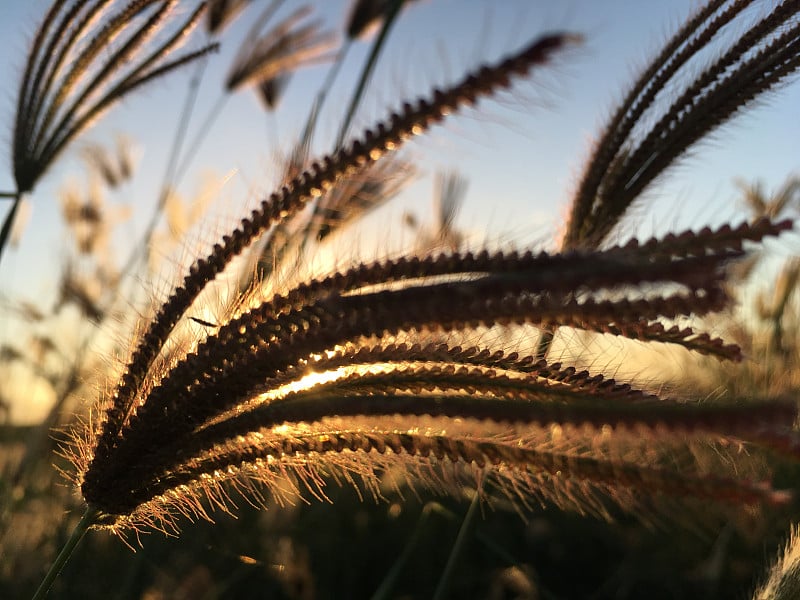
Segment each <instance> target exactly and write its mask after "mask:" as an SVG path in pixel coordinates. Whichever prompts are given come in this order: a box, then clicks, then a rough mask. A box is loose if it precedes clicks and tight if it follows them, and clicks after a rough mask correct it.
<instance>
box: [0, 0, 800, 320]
mask: <svg viewBox="0 0 800 600" xmlns="http://www.w3.org/2000/svg"><path fill="white" fill-rule="evenodd" d="M255 2H256V4H265V3H266V2H265V0H255ZM287 4H288V6H290V7H291V6H293V2H292V0H289V2H288V3H287ZM312 4H314V5H315V8H316V9H317V10H318V12H319V14H320V15H321V16H322V18H324V19H325V21H326V23H328V25H329V27H331V28H336V29H337V30H339V29H341V27H342V24H343V21H344V17H343V15H344V14H345V13H346V6H347V4H348V3H347V2H339V1H330V2H316V3H312ZM770 4H771V2H765V3H764V6H768V5H770ZM696 5H697V2H696V1H695V0H663V1H639V0H604V1H602V2H598V1H596V0H564V1H561V2H550V1H547V0H537V1H527V0H502V1H489V0H426V1H419V2H414V3H412V4H411V6H410V7H409V8H408V9H407V10H405V11H404V13H403V14H402V16H401V19H400V21H399V22H398V24H397V26H396V29H395V30H394V31H393V32H392V35H391V38H390V40H389V45H388V46H387V48H386V49H385V51H384V54H383V56H382V59H381V62H380V64H379V67H378V69H377V71H376V73H375V76H374V77H373V80H372V85H371V87H370V89H369V91H368V93H367V96H366V98H365V100H364V102H363V105H362V106H363V110H362V112H361V113H360V114H359V116H358V118H357V119H356V122H355V123H356V127H354V128H353V131H354V132H355V131H358V130H359V128H360V126H369V125H371V124H373V123H374V122H375V119H376V118H380V117H383V116H385V115H386V114H387V111H388V110H390V109H393V108H395V107H397V106H398V105H399V103H400V101H402V100H404V99H407V98H410V97H417V96H419V95H424V94H426V93H427V91H428V90H429V89H430V87H431V86H432V85H440V84H442V83H444V82H450V81H454V80H455V79H456V78H458V77H460V76H461V75H462V73H463V72H464V71H465V70H466V69H468V68H471V67H474V66H475V65H477V64H479V63H480V62H481V60H494V59H496V58H497V57H499V56H502V55H503V54H506V53H508V52H509V51H511V50H514V49H516V48H518V47H520V46H522V45H523V44H525V43H526V42H528V41H529V40H530V39H532V38H533V37H535V36H536V35H537V34H539V33H542V32H544V31H548V30H569V31H574V32H578V33H581V34H583V35H584V36H585V43H584V44H583V45H582V46H581V47H580V48H576V49H574V50H570V51H569V52H567V53H565V54H564V55H563V56H561V57H560V58H559V59H558V60H557V61H556V63H555V65H553V66H552V67H548V68H546V69H544V70H543V71H538V72H536V74H535V75H534V77H533V78H532V79H531V80H530V81H526V82H523V83H521V84H520V85H518V86H515V88H514V90H513V91H512V92H511V93H508V94H503V95H501V97H500V99H499V101H489V102H482V103H481V104H480V105H479V107H478V109H477V110H469V111H467V112H466V113H465V114H464V115H462V116H456V117H455V118H452V119H451V120H449V121H447V123H446V124H444V125H443V126H441V127H436V128H435V129H434V130H433V131H432V132H431V133H430V134H428V135H427V136H425V137H424V138H422V139H420V140H418V141H415V142H414V143H413V144H412V146H411V148H410V149H409V152H410V154H409V156H410V157H411V158H412V159H414V160H415V162H417V164H418V165H419V166H420V171H421V175H422V176H423V177H421V178H420V179H419V181H418V182H417V183H416V184H414V185H413V186H411V187H410V188H409V189H408V190H407V191H406V192H405V193H404V194H403V196H402V197H401V198H399V199H398V201H397V202H396V203H394V204H393V205H391V206H390V207H388V208H387V209H386V210H382V211H381V212H380V213H379V214H377V215H375V216H374V217H372V218H371V219H370V221H369V226H368V227H367V228H365V229H364V230H363V231H362V232H361V233H360V234H359V238H358V240H359V241H358V245H359V246H360V247H362V248H370V247H371V246H374V247H377V248H383V247H384V245H388V244H389V242H387V240H389V239H394V238H397V239H403V238H404V236H405V238H404V239H406V240H407V239H408V238H409V234H408V232H407V231H406V230H404V229H403V226H402V224H401V220H402V219H401V216H402V214H403V213H404V212H405V211H408V210H411V211H414V212H415V213H416V214H417V215H418V216H420V217H421V218H424V217H425V215H426V213H427V212H428V211H429V210H430V199H431V188H432V178H431V176H432V175H433V173H435V172H436V171H437V170H441V169H453V168H456V169H458V170H459V171H460V172H461V173H462V174H463V175H465V176H466V177H467V178H468V180H469V190H468V194H467V198H466V205H465V206H464V208H463V210H462V212H461V215H460V218H459V221H458V225H459V226H460V227H461V228H462V229H465V230H467V231H468V232H470V233H471V234H472V235H473V236H474V237H475V238H478V239H484V238H485V239H489V240H501V241H502V242H505V243H513V244H514V245H515V246H517V247H524V246H526V245H528V244H532V243H544V244H546V245H549V246H550V247H553V243H554V240H555V239H556V232H557V231H558V229H559V228H560V227H561V226H562V224H563V220H564V215H565V214H566V212H567V206H568V198H569V192H570V191H571V189H572V188H573V186H574V185H575V180H576V179H577V177H578V175H579V174H580V171H581V168H582V164H583V160H584V158H585V157H586V156H587V154H588V149H589V147H590V144H591V141H592V139H593V136H595V135H596V134H597V132H598V131H599V128H600V126H601V125H602V124H603V122H604V120H605V118H606V117H607V115H608V114H609V111H610V108H611V107H612V106H613V103H614V101H615V100H616V99H618V98H620V97H621V95H622V93H623V91H624V88H625V84H626V83H627V82H629V81H630V80H631V78H632V76H633V74H635V73H636V72H637V71H638V69H639V68H640V67H642V66H643V65H644V64H645V63H646V61H647V59H648V58H649V57H651V56H652V55H653V54H654V53H655V52H657V50H658V49H659V46H660V44H661V43H662V42H663V41H664V40H665V39H666V37H667V35H668V34H669V33H670V32H671V31H673V30H674V29H675V28H676V27H677V26H678V25H679V24H680V23H681V22H682V20H683V19H684V18H685V17H686V16H687V15H688V14H689V13H690V12H691V10H692V9H693V8H694V7H695V6H696ZM46 6H47V3H46V2H44V1H42V0H34V1H30V2H29V1H24V0H2V1H1V2H0V36H2V39H3V40H4V46H5V48H6V51H5V53H4V59H3V60H2V61H0V81H3V82H5V85H4V86H3V89H2V91H0V122H2V124H3V126H2V130H0V131H2V135H0V147H1V148H2V149H0V189H3V190H10V189H13V179H12V176H11V168H10V157H9V143H8V142H9V141H10V138H11V131H12V123H13V118H14V114H13V113H14V104H15V100H16V86H17V85H18V83H17V82H18V79H19V75H20V73H21V72H22V69H23V67H24V64H23V63H24V57H25V53H26V50H25V49H26V47H27V43H28V39H29V36H30V34H31V33H32V32H33V31H34V30H35V27H36V24H37V22H38V19H39V15H40V14H41V13H43V12H44V10H46ZM251 11H252V9H251ZM250 14H253V13H252V12H251V13H250ZM249 23H250V21H249V19H244V20H241V21H240V22H238V23H237V24H235V26H234V27H233V28H231V29H230V30H228V31H227V35H226V36H225V37H224V38H223V50H222V52H221V53H220V54H218V55H215V56H214V57H213V58H212V59H211V62H210V64H209V68H208V70H207V72H206V75H205V77H204V79H203V82H202V86H203V87H202V94H201V97H200V101H199V102H198V105H197V108H196V110H195V113H194V114H195V119H194V122H193V125H194V127H197V126H198V124H199V123H200V122H202V120H203V118H204V117H205V115H206V114H207V113H208V111H209V110H210V108H211V106H212V105H213V104H214V103H215V102H216V101H217V100H218V98H219V97H220V96H221V95H222V91H221V82H222V81H223V80H224V76H225V74H226V72H227V70H228V67H229V65H230V63H231V60H232V58H233V55H234V53H235V50H236V47H237V44H238V40H239V39H240V37H241V35H242V34H243V33H244V32H245V31H246V30H247V28H248V27H249ZM735 33H736V32H735V31H734V32H732V33H731V35H735ZM368 47H369V44H368V43H359V44H357V45H356V46H355V47H354V48H353V50H352V51H351V52H350V53H349V55H348V61H347V62H346V64H345V65H344V68H343V69H342V73H341V74H340V77H339V78H338V80H337V83H336V86H335V87H334V89H333V90H332V91H331V94H330V99H329V102H328V104H327V106H326V109H325V112H324V113H323V115H322V118H321V119H322V120H321V124H320V127H319V130H318V131H319V133H318V135H317V138H316V142H317V143H316V146H315V148H316V150H317V152H318V153H324V152H326V151H327V150H329V149H330V148H331V146H332V144H333V140H334V137H335V135H336V131H337V127H338V123H339V120H340V119H341V115H342V114H343V112H344V106H345V104H346V102H347V101H348V99H349V92H350V90H351V89H352V87H353V82H354V81H355V80H356V77H357V74H358V72H359V70H360V68H361V65H362V64H363V60H364V57H365V55H366V52H367V49H368ZM327 68H328V67H327V66H321V67H315V68H311V69H307V70H305V71H303V72H302V73H300V74H299V75H298V76H296V77H295V78H294V79H293V80H292V82H291V84H290V87H289V90H288V92H287V95H286V96H285V97H284V99H283V101H282V103H281V106H280V108H279V110H278V111H277V112H276V113H274V114H267V113H265V112H264V110H263V109H262V107H261V106H260V104H259V102H258V101H257V99H256V98H255V95H254V94H252V93H251V92H249V91H243V92H239V93H238V94H236V95H233V96H231V97H230V98H229V99H227V100H226V102H225V105H224V109H223V111H222V112H221V113H220V116H219V118H218V119H217V120H216V121H215V122H214V125H213V128H212V129H211V130H210V131H209V132H208V135H207V137H206V138H205V142H204V144H203V145H202V147H200V148H199V149H198V152H197V155H196V158H195V160H194V162H193V163H192V169H191V170H190V171H189V173H188V175H187V177H186V178H185V179H184V181H183V183H182V185H181V187H180V189H181V191H182V192H183V193H184V194H186V195H187V196H190V195H191V194H192V193H193V192H194V191H195V190H197V189H198V187H199V186H200V185H201V178H202V174H203V173H210V174H211V176H212V177H217V178H222V177H224V176H225V175H226V174H227V173H230V172H235V175H234V176H233V178H232V179H231V180H230V183H229V184H227V185H226V187H225V190H224V193H222V194H220V198H219V201H218V202H217V203H216V205H215V211H216V213H215V214H216V215H217V216H215V217H211V223H212V225H206V226H205V227H206V229H205V230H204V231H203V233H201V234H200V235H201V236H203V237H204V238H206V239H207V241H213V237H214V232H219V231H221V230H222V229H224V226H222V225H220V222H234V221H235V220H237V219H238V218H240V217H241V216H242V215H243V214H244V212H245V210H246V206H248V205H249V204H252V203H254V202H255V201H256V200H257V199H258V198H260V197H263V196H264V195H266V194H267V193H269V191H271V186H272V185H273V184H274V181H275V177H276V176H277V173H278V170H277V168H276V161H275V155H276V152H279V151H280V150H281V149H285V148H287V147H288V146H289V145H290V144H291V141H292V140H293V138H294V136H296V135H298V133H299V131H300V129H301V128H302V125H303V123H304V121H305V118H306V115H307V111H308V108H309V106H310V101H311V99H312V98H313V96H314V94H315V93H316V91H317V89H318V86H319V85H320V83H321V81H322V80H323V78H324V76H325V74H326V72H327ZM191 72H192V69H191V68H190V69H188V70H187V71H186V72H184V73H182V74H177V75H173V76H172V77H170V78H169V79H168V80H165V81H163V82H161V83H159V84H158V85H156V86H154V87H151V88H148V89H145V90H143V91H141V92H139V93H136V94H134V95H132V96H131V97H130V98H128V99H126V100H125V101H124V102H123V103H122V104H121V105H120V106H117V107H116V108H115V109H113V110H112V111H111V112H110V113H109V114H108V115H107V116H106V117H105V118H104V119H103V120H102V122H100V123H99V124H98V125H97V126H96V127H95V128H94V129H92V130H91V131H90V132H88V133H87V134H86V135H84V136H82V137H81V138H80V139H79V140H78V141H77V143H76V144H74V145H73V147H72V148H71V150H68V152H67V153H66V154H65V155H63V156H62V157H61V158H60V160H59V161H58V164H57V165H56V167H55V168H53V169H52V170H51V171H50V172H49V173H48V174H47V175H46V177H45V178H44V180H43V181H42V182H41V184H40V185H39V186H38V187H37V189H36V190H35V191H34V193H33V194H32V196H31V198H30V200H31V205H32V209H33V210H32V214H31V216H30V221H29V223H28V226H27V229H26V231H25V233H24V237H23V239H22V243H21V245H20V247H19V248H18V249H16V250H13V251H11V252H8V253H7V254H6V255H5V256H4V257H3V260H2V264H0V281H2V284H0V285H1V286H2V290H3V292H4V293H10V294H12V295H13V294H20V293H21V294H23V295H24V296H25V297H27V298H29V299H40V298H46V297H49V296H48V295H50V296H52V294H53V290H54V287H55V286H56V285H57V277H58V272H59V269H60V268H61V266H62V264H63V261H62V258H61V257H62V256H63V254H64V247H65V244H66V241H67V236H66V234H65V233H64V227H63V225H62V221H61V217H60V214H59V210H58V201H57V190H58V189H59V187H60V186H61V185H63V183H64V182H65V180H67V179H69V178H72V179H73V180H75V181H78V182H81V181H82V179H81V169H82V166H81V165H82V163H81V162H80V161H79V160H78V159H77V158H76V157H77V154H78V152H77V150H79V149H80V147H81V145H82V144H84V143H86V142H89V141H94V142H100V143H103V144H106V145H109V144H111V143H112V142H113V139H114V135H115V134H116V133H124V134H125V135H127V136H129V137H130V138H131V139H132V140H133V141H134V142H135V145H136V147H137V149H138V152H139V154H140V155H141V158H140V161H139V164H138V168H137V173H136V179H135V180H134V182H133V183H132V184H131V185H130V186H128V187H126V188H125V189H124V190H123V191H122V192H121V194H120V197H119V198H116V199H115V200H114V201H116V202H121V203H126V204H128V205H130V206H131V207H132V213H133V217H132V219H131V220H130V221H129V222H127V223H125V224H123V225H122V226H120V227H119V228H118V230H117V233H116V240H115V241H116V246H115V248H116V250H117V251H118V252H119V254H120V256H119V260H122V259H123V258H124V254H125V252H126V251H127V249H128V246H127V244H129V243H130V241H131V240H136V239H138V236H140V235H141V230H142V227H143V225H144V223H145V222H146V220H147V218H148V217H149V215H150V211H151V210H152V205H153V203H154V201H155V198H156V197H157V192H158V188H159V185H160V182H161V178H162V176H163V172H164V164H165V161H166V157H167V151H168V148H169V145H170V143H171V139H172V135H173V132H174V130H175V127H176V119H177V115H178V114H179V112H180V107H181V104H182V102H183V99H184V98H185V96H186V93H187V88H188V81H189V77H190V74H191ZM798 106H800V84H798V82H797V81H796V78H795V80H794V81H792V82H791V83H790V84H789V85H786V86H784V87H783V89H781V90H780V91H779V93H777V94H774V95H773V96H771V97H770V98H769V99H768V100H766V101H765V102H762V103H761V105H760V106H759V107H758V108H756V109H755V110H752V111H750V112H749V113H748V114H746V115H745V116H744V117H742V118H738V119H737V120H736V121H734V122H733V123H732V124H731V125H729V126H727V127H725V128H724V129H722V130H721V131H719V132H718V133H716V134H715V135H714V136H713V137H712V139H711V140H710V141H708V142H705V143H703V144H701V145H700V146H699V147H698V149H697V150H696V151H695V152H694V153H693V155H692V157H691V158H690V159H688V160H686V161H684V162H683V163H682V164H681V166H679V167H678V168H677V169H675V170H673V171H672V172H671V173H670V174H669V176H667V177H666V178H664V179H663V180H661V181H660V183H659V185H657V186H656V187H655V188H653V189H652V190H651V191H650V192H648V194H647V198H646V201H645V202H644V203H642V204H641V205H639V206H637V208H636V210H635V211H634V216H635V219H634V220H633V221H631V225H629V226H628V227H627V230H628V231H629V232H635V233H637V234H639V235H642V236H646V235H650V234H651V233H652V232H654V231H655V232H659V233H663V232H665V231H668V230H676V229H683V228H687V227H694V228H697V227H700V226H702V225H705V224H707V223H710V224H719V223H722V222H725V221H728V220H735V221H739V220H742V219H743V218H744V216H745V214H744V212H743V211H742V207H741V206H740V205H739V204H738V202H737V193H736V189H735V187H734V186H733V183H732V181H733V179H734V178H735V177H742V178H745V179H747V180H752V179H756V178H758V179H762V180H764V181H765V182H766V184H767V187H768V188H774V187H776V186H778V185H779V184H780V183H781V182H782V181H783V180H784V178H785V177H786V176H787V175H789V174H790V173H792V172H794V173H797V172H798V170H800V165H799V164H798V158H800V118H798V112H797V107H798ZM192 131H194V130H193V129H192ZM192 136H193V133H190V134H189V137H190V138H191V137H192ZM215 220H216V221H215ZM209 232H210V233H209ZM367 252H368V253H369V252H370V251H367ZM376 252H377V251H376ZM0 329H2V330H3V331H1V332H0V333H2V335H6V334H7V331H6V330H5V328H4V327H2V328H0Z"/></svg>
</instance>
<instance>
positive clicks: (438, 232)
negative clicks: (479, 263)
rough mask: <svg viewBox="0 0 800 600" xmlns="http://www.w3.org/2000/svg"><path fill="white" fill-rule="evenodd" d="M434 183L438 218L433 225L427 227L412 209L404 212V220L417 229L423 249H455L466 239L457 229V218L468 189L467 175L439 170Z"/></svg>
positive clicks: (434, 201)
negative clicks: (440, 171)
mask: <svg viewBox="0 0 800 600" xmlns="http://www.w3.org/2000/svg"><path fill="white" fill-rule="evenodd" d="M433 185H434V188H433V219H434V222H433V224H432V225H431V226H430V229H426V228H425V226H423V225H422V224H421V223H420V222H419V221H418V220H417V218H416V217H415V216H414V215H413V214H411V213H406V214H405V215H404V221H405V224H406V225H408V226H409V227H411V228H412V229H413V230H415V231H416V234H417V242H416V246H417V248H418V250H419V251H421V252H423V253H424V252H431V251H434V250H450V251H451V252H455V251H457V250H458V249H459V248H460V247H461V244H462V242H463V234H462V233H461V232H460V231H458V230H457V229H456V227H455V220H456V216H457V215H458V211H459V209H460V208H461V204H462V203H463V202H464V196H465V194H466V192H467V179H466V178H465V177H463V176H461V175H460V174H459V173H457V172H452V173H437V174H436V177H435V179H434V184H433Z"/></svg>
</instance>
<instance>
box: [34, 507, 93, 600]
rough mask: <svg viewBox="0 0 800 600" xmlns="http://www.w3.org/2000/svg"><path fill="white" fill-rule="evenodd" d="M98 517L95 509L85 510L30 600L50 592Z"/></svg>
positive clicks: (37, 599)
mask: <svg viewBox="0 0 800 600" xmlns="http://www.w3.org/2000/svg"><path fill="white" fill-rule="evenodd" d="M98 515H99V512H98V511H97V509H95V508H93V507H91V506H89V507H87V508H86V512H85V513H83V516H82V517H81V520H80V521H78V524H77V525H75V529H73V530H72V534H71V535H70V536H69V539H68V540H67V543H66V544H64V547H63V548H61V552H59V553H58V556H57V557H56V560H55V562H53V564H52V565H51V567H50V570H49V571H48V572H47V575H45V577H44V579H42V583H41V584H39V588H38V589H37V590H36V593H35V594H34V595H33V598H32V600H41V599H42V598H44V597H45V596H47V592H49V591H50V587H51V586H52V585H53V582H54V581H55V580H56V577H58V574H59V573H61V570H62V569H63V568H64V565H65V564H67V561H68V560H69V557H70V556H72V553H73V552H74V551H75V548H76V547H77V546H78V544H79V543H80V541H81V540H82V539H83V536H84V535H86V532H87V531H88V530H89V527H91V526H92V525H94V523H95V522H96V520H97V516H98Z"/></svg>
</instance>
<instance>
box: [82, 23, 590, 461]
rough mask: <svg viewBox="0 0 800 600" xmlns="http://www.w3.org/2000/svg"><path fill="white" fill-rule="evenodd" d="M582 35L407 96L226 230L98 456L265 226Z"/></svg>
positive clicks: (178, 295)
mask: <svg viewBox="0 0 800 600" xmlns="http://www.w3.org/2000/svg"><path fill="white" fill-rule="evenodd" d="M575 40H576V38H575V36H573V35H568V34H553V35H548V36H544V37H542V38H540V39H538V40H536V41H534V42H533V43H532V44H531V45H529V46H527V47H526V48H524V49H523V50H521V51H520V52H519V53H518V54H516V55H514V56H512V57H510V58H507V59H506V60H504V61H502V62H500V63H499V64H497V65H496V66H494V67H484V68H482V69H480V70H479V71H477V72H476V73H475V74H473V75H469V76H467V77H466V78H465V79H464V80H463V81H462V82H460V83H458V84H456V85H455V86H453V87H452V88H450V89H448V90H445V91H441V90H436V92H435V93H434V95H433V99H432V100H424V99H423V100H419V101H418V102H417V103H416V104H410V103H406V104H405V105H404V106H403V108H402V111H401V112H399V113H394V114H393V115H392V117H391V119H390V121H389V122H387V123H380V124H379V125H378V126H377V127H376V128H375V129H374V130H370V131H367V132H366V133H365V135H364V136H363V139H361V140H356V141H355V142H353V143H352V145H351V146H350V147H349V148H348V149H342V150H340V151H339V152H337V153H336V154H335V155H334V156H328V157H325V158H324V159H323V160H322V161H321V162H319V163H314V164H313V165H312V167H311V169H310V170H309V171H306V172H304V173H301V174H300V175H298V176H297V177H295V178H294V179H293V180H292V181H291V182H289V183H288V184H287V185H285V186H284V187H283V188H282V189H281V190H280V191H278V192H276V193H274V194H272V195H271V196H270V197H269V198H267V199H265V200H264V201H263V202H262V203H261V205H260V206H259V207H258V208H257V209H255V210H254V211H253V212H252V213H251V215H250V216H249V217H247V218H244V219H242V222H241V225H240V227H239V228H237V229H236V230H234V231H233V232H232V233H231V234H230V235H227V236H224V237H223V239H222V241H221V243H219V244H217V245H216V246H215V247H214V251H213V252H212V253H211V254H210V255H209V256H208V257H206V258H204V259H200V260H198V261H197V262H196V263H195V264H194V265H193V266H192V268H191V269H190V271H189V274H188V275H187V276H186V277H185V278H184V280H183V283H182V285H180V286H179V287H178V288H177V289H176V290H175V291H174V292H173V294H172V295H171V296H170V297H169V298H168V299H167V300H166V301H165V302H164V304H162V306H161V307H160V308H159V310H158V312H157V314H156V315H155V317H154V318H153V320H152V322H151V323H150V325H149V326H148V327H147V329H146V331H145V333H144V335H143V337H142V339H141V341H140V342H139V345H138V347H137V348H136V350H135V351H134V353H133V355H132V357H131V359H130V361H129V363H128V368H127V370H126V372H125V373H124V374H123V376H122V378H121V380H120V382H119V385H118V386H117V390H116V392H115V394H114V398H113V399H112V401H111V406H110V407H109V408H108V411H107V413H106V421H105V423H104V426H103V431H102V433H101V435H100V437H99V438H98V440H97V446H96V457H97V458H98V459H99V460H103V459H102V457H104V456H106V455H107V454H108V453H110V452H111V451H112V449H113V448H114V446H115V445H116V444H117V442H118V441H119V434H120V432H121V430H122V428H123V426H124V424H125V422H126V421H127V419H128V418H129V416H130V414H131V412H132V411H133V410H134V408H135V406H136V404H137V403H138V402H139V401H140V400H141V398H140V397H139V396H140V394H141V392H142V391H143V389H144V386H145V385H146V384H147V380H148V374H149V372H150V368H151V366H152V365H153V362H154V360H155V359H156V357H157V356H158V354H159V352H160V351H161V349H162V347H163V345H164V342H165V340H166V339H167V336H168V335H169V333H170V332H171V331H172V329H173V327H174V326H175V324H176V323H177V322H178V321H179V320H180V318H181V317H182V316H183V314H184V312H185V311H186V309H187V308H189V306H190V305H191V303H192V302H193V301H194V299H195V298H196V297H197V295H198V294H199V293H200V292H201V291H202V290H203V289H204V288H205V286H206V284H207V283H208V282H209V281H211V280H212V279H214V278H215V277H216V276H217V275H218V274H219V273H220V272H221V271H222V270H223V269H224V268H225V266H226V265H227V264H228V263H229V262H230V261H231V260H232V259H233V257H235V256H237V255H238V254H240V253H241V252H242V251H243V250H244V249H245V247H247V246H249V245H250V244H251V243H252V242H253V241H254V239H255V238H256V237H257V236H258V235H260V234H261V233H262V232H263V231H264V230H266V229H267V228H269V227H271V226H272V225H273V224H275V223H278V222H280V221H281V220H284V219H287V218H290V217H291V216H292V215H293V214H294V213H296V212H297V211H299V210H301V209H302V208H303V207H304V206H305V205H306V204H307V203H308V202H309V201H310V200H311V199H312V198H315V197H319V196H321V195H322V194H323V193H324V192H325V191H326V190H328V189H329V188H330V187H331V186H332V185H333V183H335V182H336V181H337V180H338V179H339V178H341V177H342V176H344V175H354V174H356V173H358V172H359V171H362V170H363V169H364V168H366V167H367V166H369V165H370V164H371V163H373V162H375V161H377V160H378V159H380V158H381V157H382V156H383V155H384V154H386V153H387V152H390V151H392V150H395V149H396V148H398V147H399V146H400V145H401V144H402V143H403V142H404V141H405V140H406V139H408V138H409V137H410V136H412V135H415V134H420V133H422V132H423V131H425V130H426V129H427V128H428V127H430V126H432V125H434V124H436V123H438V122H439V121H441V120H442V119H443V118H444V117H445V115H447V114H449V113H450V112H452V111H454V110H456V109H458V108H459V107H461V106H463V105H465V104H466V105H470V104H474V103H475V102H476V100H477V99H478V98H479V97H481V96H486V95H490V94H492V93H494V92H496V91H497V90H498V89H500V88H504V87H507V86H509V85H510V84H511V77H512V76H515V75H517V76H519V75H525V74H527V73H528V71H529V70H530V69H531V68H532V67H533V66H535V65H540V64H543V63H546V62H547V61H548V60H549V57H550V55H551V54H552V53H554V52H556V51H558V50H559V49H561V48H562V47H563V46H564V45H565V44H569V43H572V42H574V41H575Z"/></svg>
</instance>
